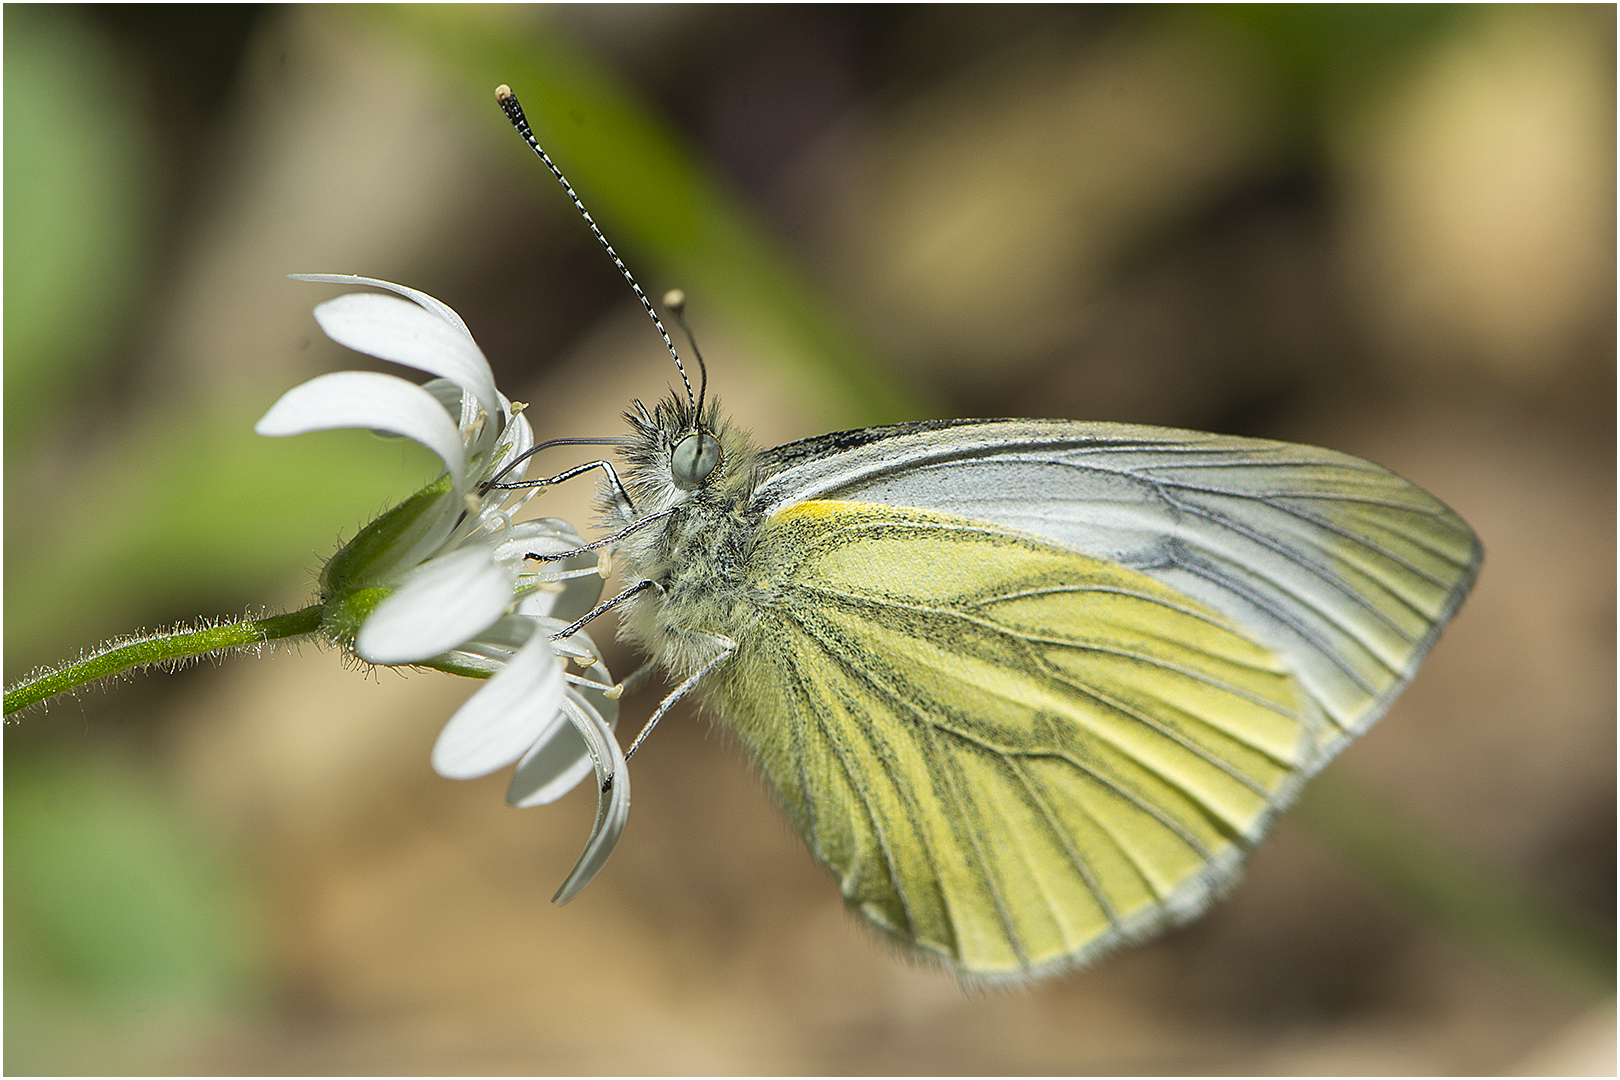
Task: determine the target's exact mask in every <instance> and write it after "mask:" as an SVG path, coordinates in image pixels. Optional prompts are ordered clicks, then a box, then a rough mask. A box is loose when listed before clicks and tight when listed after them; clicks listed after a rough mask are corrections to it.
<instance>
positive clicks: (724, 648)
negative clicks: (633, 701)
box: [624, 631, 737, 761]
mask: <svg viewBox="0 0 1620 1080" xmlns="http://www.w3.org/2000/svg"><path fill="white" fill-rule="evenodd" d="M698 633H700V634H702V635H703V636H704V637H707V638H709V639H710V640H712V641H713V642H714V643H715V644H716V645H718V646H720V651H719V652H717V653H715V655H714V656H712V657H710V658H709V659H708V660H707V661H705V662H704V664H703V666H702V667H700V668H698V669H697V671H696V672H695V673H693V675H692V677H691V678H689V679H687V680H686V681H685V682H683V683H681V685H679V686H677V687H676V688H675V689H673V690H671V691H670V692H669V695H668V696H667V697H665V698H664V700H663V701H660V702H659V703H658V708H656V709H654V710H653V714H652V716H651V717H649V718H648V720H647V724H646V726H645V727H643V728H642V729H641V734H639V735H637V736H636V738H635V741H634V742H632V743H631V744H630V749H628V750H626V751H625V752H624V759H625V760H626V761H629V760H630V755H631V754H634V753H635V752H636V747H638V746H640V745H641V740H643V739H645V738H646V737H647V736H648V735H650V734H652V729H653V728H655V727H657V726H658V721H660V720H662V719H663V718H664V714H665V713H667V712H669V710H670V709H672V708H674V707H675V703H676V702H677V701H679V700H681V698H683V697H685V696H686V695H687V692H688V691H690V690H691V689H692V687H694V686H696V685H697V684H698V683H699V681H701V680H702V678H703V676H705V675H707V674H708V673H709V672H711V671H713V670H714V669H715V666H716V665H718V664H719V663H720V661H722V660H724V659H726V657H728V656H730V655H731V654H732V653H734V652H736V651H737V643H736V642H735V641H733V640H732V639H731V638H728V637H726V636H725V635H724V634H715V633H710V632H708V631H698Z"/></svg>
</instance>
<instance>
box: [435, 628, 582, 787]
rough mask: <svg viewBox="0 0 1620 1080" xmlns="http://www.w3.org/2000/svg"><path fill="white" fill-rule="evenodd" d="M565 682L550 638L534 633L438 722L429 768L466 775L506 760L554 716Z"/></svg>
mask: <svg viewBox="0 0 1620 1080" xmlns="http://www.w3.org/2000/svg"><path fill="white" fill-rule="evenodd" d="M567 685H568V684H567V683H566V682H565V681H564V680H563V669H562V662H561V661H559V660H558V659H557V655H556V654H555V653H553V652H552V651H551V642H550V641H549V640H547V638H546V636H545V635H544V634H538V633H537V634H534V635H533V636H532V637H531V638H530V639H529V643H528V644H527V645H525V646H523V648H521V649H519V650H518V651H517V655H515V656H513V657H512V659H511V660H510V661H508V662H507V664H506V666H505V667H503V668H501V670H499V671H497V672H496V673H495V674H494V675H492V676H490V678H489V681H487V682H486V683H484V685H483V686H482V687H480V688H479V690H478V693H476V694H474V695H473V696H472V697H470V698H468V699H467V703H466V704H465V705H463V706H462V707H461V708H459V709H457V710H456V714H455V715H454V716H452V717H451V718H450V722H449V723H448V724H446V725H444V730H443V731H441V732H439V739H438V741H437V742H435V743H434V744H433V768H434V770H435V771H437V772H438V774H439V775H440V776H444V777H448V778H449V779H451V780H470V779H472V778H473V777H475V776H483V775H484V774H485V773H490V772H494V771H495V770H496V769H499V768H501V767H503V766H506V765H510V764H512V762H514V761H516V760H517V759H518V758H520V757H522V756H523V752H524V751H525V750H527V749H528V748H529V747H531V746H533V745H534V743H535V740H537V739H539V738H540V736H541V735H543V734H544V733H545V730H546V727H547V725H549V724H551V723H552V722H553V721H554V720H555V719H556V717H557V713H558V710H560V709H561V708H562V702H563V695H564V693H565V691H566V687H567Z"/></svg>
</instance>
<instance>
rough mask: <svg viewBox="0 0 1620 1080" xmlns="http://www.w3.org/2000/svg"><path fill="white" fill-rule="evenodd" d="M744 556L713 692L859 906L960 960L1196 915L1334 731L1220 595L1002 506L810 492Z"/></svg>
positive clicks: (971, 965)
mask: <svg viewBox="0 0 1620 1080" xmlns="http://www.w3.org/2000/svg"><path fill="white" fill-rule="evenodd" d="M751 566H752V567H753V569H752V570H751V572H750V576H749V578H748V582H747V590H748V596H749V598H750V604H749V607H750V613H751V614H750V618H751V619H753V620H757V622H756V624H755V625H753V626H751V627H750V628H749V629H748V632H747V633H745V634H743V635H742V637H741V640H740V642H739V650H738V653H737V654H736V655H735V656H734V657H733V658H732V659H731V661H729V662H728V663H727V664H725V665H723V666H722V668H720V669H717V671H716V673H715V682H714V684H712V685H711V687H710V689H711V691H712V692H713V693H714V694H715V695H716V696H717V704H719V705H720V706H721V708H722V710H723V711H724V713H725V715H726V716H727V718H728V720H729V721H730V723H731V725H732V726H733V727H734V728H735V729H736V730H737V732H738V733H739V735H740V736H741V737H742V738H743V740H744V741H745V742H746V743H747V744H748V745H749V747H750V748H751V749H752V751H753V752H754V754H755V756H756V758H757V759H758V760H759V762H760V764H761V766H762V768H763V770H764V772H765V774H766V776H767V777H768V778H769V780H770V781H771V783H772V785H773V786H774V788H775V789H776V792H777V794H778V796H779V798H780V800H781V802H782V804H783V806H784V807H785V808H786V809H787V812H788V813H789V814H790V816H791V817H792V818H793V820H794V822H795V824H796V825H797V826H798V827H799V829H800V831H801V832H802V833H803V834H804V836H805V838H806V840H807V842H808V844H809V846H810V849H811V851H812V852H813V853H814V854H815V855H816V857H817V858H819V859H820V860H821V861H822V862H824V863H825V864H826V865H827V866H828V867H830V868H831V869H832V871H833V872H834V873H835V874H836V875H837V876H838V878H839V880H840V882H841V884H842V888H843V892H844V895H845V897H846V899H847V901H848V903H849V904H850V905H851V907H853V908H855V909H856V910H858V911H859V912H860V913H861V914H863V915H864V916H865V917H866V918H867V919H869V920H870V921H871V922H872V923H874V924H875V925H876V926H878V927H879V928H881V929H882V930H884V931H885V932H887V933H888V934H890V935H892V936H893V937H894V938H896V939H898V940H899V941H901V942H904V943H906V944H908V945H912V946H915V947H916V948H917V949H919V950H921V951H923V952H925V953H928V954H932V955H934V956H936V957H938V958H941V959H943V960H945V961H946V962H948V963H949V964H951V965H952V966H953V967H955V968H956V969H957V970H958V971H959V972H960V973H961V974H963V975H964V976H967V977H971V978H976V979H980V980H987V981H997V980H1007V979H1018V978H1022V977H1028V976H1032V975H1037V974H1040V973H1042V972H1044V971H1046V970H1051V969H1054V968H1058V967H1062V966H1065V965H1068V964H1073V963H1079V962H1083V961H1084V960H1086V959H1087V958H1089V957H1090V956H1092V955H1095V954H1096V953H1097V952H1099V951H1101V950H1103V949H1106V948H1108V947H1110V946H1111V945H1114V944H1116V943H1119V942H1121V941H1124V940H1127V939H1130V938H1133V937H1138V936H1142V935H1145V934H1147V933H1149V932H1151V931H1152V930H1154V929H1156V928H1157V927H1158V926H1160V925H1161V924H1163V923H1165V922H1173V921H1180V920H1182V919H1185V918H1188V917H1191V916H1192V915H1193V914H1196V913H1197V912H1198V911H1199V910H1200V909H1201V908H1202V907H1203V905H1204V904H1205V902H1206V901H1207V900H1208V899H1209V897H1210V896H1211V894H1212V893H1213V892H1214V891H1215V890H1216V889H1218V888H1219V887H1220V885H1221V884H1222V882H1224V881H1226V880H1227V879H1228V878H1229V877H1230V875H1231V874H1232V872H1233V869H1234V867H1235V866H1236V863H1237V862H1238V860H1239V859H1240V858H1241V856H1242V853H1243V851H1244V850H1245V849H1246V848H1247V846H1248V845H1249V844H1251V843H1252V842H1253V841H1254V840H1255V839H1257V838H1258V836H1259V835H1260V833H1261V832H1262V831H1263V829H1264V828H1265V826H1266V824H1267V822H1268V820H1269V817H1270V815H1271V814H1272V812H1273V811H1274V810H1275V808H1276V807H1277V806H1278V805H1280V804H1281V803H1283V802H1285V801H1286V800H1287V799H1288V798H1289V797H1290V796H1291V794H1292V792H1293V791H1294V789H1295V787H1296V786H1297V784H1298V783H1299V782H1300V780H1301V778H1302V777H1303V775H1304V774H1305V772H1306V771H1307V770H1308V768H1309V767H1310V765H1311V763H1312V762H1313V761H1314V760H1315V759H1316V758H1317V756H1318V755H1319V746H1320V743H1321V741H1322V739H1323V737H1324V735H1325V733H1326V732H1327V731H1329V730H1331V729H1329V728H1328V727H1327V725H1325V724H1324V722H1323V719H1322V717H1321V714H1320V711H1319V709H1318V707H1317V705H1316V703H1315V702H1314V700H1313V699H1312V697H1311V696H1310V695H1309V694H1308V693H1306V692H1305V690H1304V688H1303V687H1302V685H1301V684H1300V682H1299V680H1298V679H1297V678H1296V677H1295V674H1294V672H1293V671H1292V669H1291V666H1290V664H1289V662H1288V660H1287V658H1285V657H1284V656H1282V655H1281V654H1280V653H1278V652H1277V651H1276V650H1275V649H1273V648H1271V647H1269V646H1268V645H1267V644H1265V643H1264V642H1262V641H1261V640H1259V639H1258V638H1257V637H1256V636H1255V635H1253V634H1252V633H1249V632H1247V631H1245V630H1244V629H1243V628H1241V627H1240V626H1239V625H1238V624H1236V623H1234V622H1233V621H1232V620H1231V619H1229V618H1227V617H1225V616H1224V615H1222V614H1220V613H1219V612H1217V611H1215V610H1213V609H1211V608H1210V607H1208V606H1206V605H1204V604H1202V603H1200V602H1199V601H1197V600H1194V599H1191V598H1190V597H1188V596H1186V595H1184V594H1182V593H1180V592H1178V591H1177V590H1174V589H1172V588H1169V587H1167V586H1166V585H1164V584H1162V583H1161V582H1158V581H1155V580H1153V579H1152V578H1150V577H1148V576H1146V575H1144V574H1142V573H1139V572H1137V571H1134V570H1131V569H1129V568H1126V567H1124V566H1121V565H1118V564H1117V563H1112V562H1108V561H1104V560H1100V559H1096V558H1092V557H1089V556H1086V555H1083V554H1080V553H1078V552H1075V551H1072V550H1067V549H1065V548H1061V547H1057V546H1054V545H1052V544H1050V543H1048V542H1045V541H1044V540H1042V539H1040V538H1038V537H1034V536H1030V535H1027V534H1024V533H1020V532H1017V531H1014V530H1011V529H1007V528H1005V527H1001V526H997V525H994V524H990V523H987V522H983V521H974V520H969V519H964V518H960V517H954V516H949V515H944V514H938V513H932V512H928V511H923V510H916V509H906V508H895V507H889V506H882V505H871V504H863V503H852V502H841V501H832V500H814V501H808V502H801V503H798V504H795V505H793V506H790V507H787V508H784V509H783V510H781V511H780V512H778V513H776V514H774V515H772V516H771V517H770V518H768V519H767V520H766V522H765V525H764V528H763V530H762V533H761V535H760V538H759V542H758V544H757V546H756V548H755V552H754V556H753V559H752V560H751Z"/></svg>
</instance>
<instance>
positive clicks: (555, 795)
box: [506, 664, 619, 809]
mask: <svg viewBox="0 0 1620 1080" xmlns="http://www.w3.org/2000/svg"><path fill="white" fill-rule="evenodd" d="M590 676H591V678H594V679H597V680H599V681H601V682H611V681H612V676H610V675H609V674H608V672H607V669H606V668H604V667H602V666H601V665H600V664H598V665H596V666H595V667H594V668H592V669H591V672H590ZM618 705H619V703H618V702H617V701H613V700H611V699H609V698H606V697H603V696H602V692H601V691H600V690H590V689H584V688H581V687H578V686H570V687H569V688H568V696H567V697H566V698H565V699H564V701H563V710H564V711H565V712H566V713H567V714H568V716H569V717H574V716H575V715H576V714H579V713H583V714H584V715H582V716H580V721H582V722H585V723H590V722H593V721H594V722H604V723H606V724H607V727H608V730H610V731H611V730H612V729H613V726H614V723H615V722H616V721H617V720H618V712H619V709H618ZM604 706H605V707H606V708H605V709H604ZM591 770H592V763H591V754H590V749H589V748H588V747H587V746H586V744H585V739H584V736H582V735H580V733H579V728H578V727H577V726H576V725H575V724H573V723H559V724H556V725H554V726H553V727H552V728H551V729H550V730H548V731H546V732H545V733H544V734H543V735H542V736H541V737H540V740H539V741H538V742H536V743H535V744H534V746H533V747H531V748H530V750H529V752H528V753H526V754H524V755H523V760H521V761H519V762H518V767H517V770H516V771H515V772H513V773H512V782H511V784H510V785H508V786H507V789H506V801H507V803H509V804H510V805H512V806H515V807H518V808H519V809H527V808H528V807H531V806H544V805H545V804H546V803H550V802H556V801H557V800H558V799H560V798H562V797H563V796H564V795H566V794H568V793H569V792H570V791H572V790H574V788H575V786H576V785H578V783H579V782H580V781H581V780H583V779H585V777H586V776H588V775H590V773H591Z"/></svg>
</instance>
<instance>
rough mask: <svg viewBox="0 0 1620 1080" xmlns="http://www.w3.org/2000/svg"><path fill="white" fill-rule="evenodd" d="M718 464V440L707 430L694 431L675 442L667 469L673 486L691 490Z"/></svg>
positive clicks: (706, 477) (705, 478) (707, 476)
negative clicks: (673, 481)
mask: <svg viewBox="0 0 1620 1080" xmlns="http://www.w3.org/2000/svg"><path fill="white" fill-rule="evenodd" d="M718 464H720V441H719V440H718V439H716V438H715V437H714V436H713V435H710V434H709V433H708V432H707V431H694V432H692V434H690V435H688V436H686V437H685V438H683V439H682V440H681V441H680V442H678V443H676V444H675V452H674V453H673V454H671V455H670V460H669V470H670V473H671V474H672V475H673V477H674V480H675V486H676V487H678V488H680V489H681V490H682V491H691V490H692V489H693V488H695V487H697V486H698V485H699V484H701V483H703V481H705V480H707V479H708V478H709V474H710V473H712V472H714V467H715V466H716V465H718Z"/></svg>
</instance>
